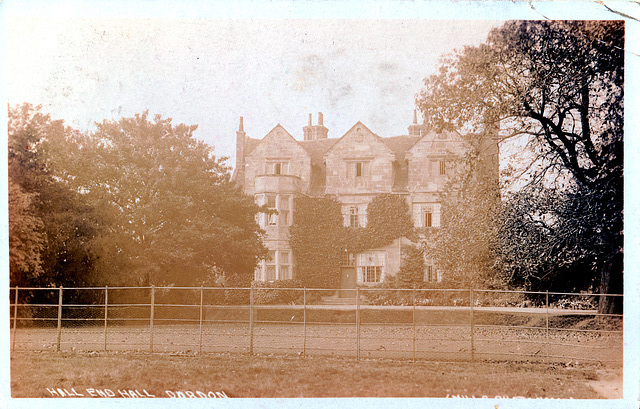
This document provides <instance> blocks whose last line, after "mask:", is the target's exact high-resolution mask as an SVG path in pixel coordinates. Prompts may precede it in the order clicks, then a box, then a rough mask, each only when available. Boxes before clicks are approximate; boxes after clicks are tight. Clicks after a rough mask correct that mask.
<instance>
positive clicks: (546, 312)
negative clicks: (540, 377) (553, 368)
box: [545, 290, 549, 362]
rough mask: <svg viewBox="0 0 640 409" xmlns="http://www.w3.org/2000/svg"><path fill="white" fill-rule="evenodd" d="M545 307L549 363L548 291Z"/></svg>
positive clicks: (547, 292)
mask: <svg viewBox="0 0 640 409" xmlns="http://www.w3.org/2000/svg"><path fill="white" fill-rule="evenodd" d="M545 307H546V311H545V321H546V325H547V335H546V336H547V351H546V356H547V362H549V290H547V291H546V300H545Z"/></svg>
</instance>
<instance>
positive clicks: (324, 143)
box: [300, 138, 338, 165]
mask: <svg viewBox="0 0 640 409" xmlns="http://www.w3.org/2000/svg"><path fill="white" fill-rule="evenodd" d="M336 142H338V138H327V139H317V140H314V141H300V145H302V147H303V148H304V150H306V151H307V153H308V154H309V156H311V161H312V162H313V163H314V164H316V165H320V164H322V162H323V156H324V154H325V153H326V152H327V151H328V150H329V149H331V147H332V146H333V145H335V144H336Z"/></svg>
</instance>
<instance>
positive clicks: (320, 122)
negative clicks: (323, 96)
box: [318, 112, 324, 126]
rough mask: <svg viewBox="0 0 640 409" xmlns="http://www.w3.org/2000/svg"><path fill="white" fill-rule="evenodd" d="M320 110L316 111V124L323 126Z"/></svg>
mask: <svg viewBox="0 0 640 409" xmlns="http://www.w3.org/2000/svg"><path fill="white" fill-rule="evenodd" d="M322 122H323V120H322V112H318V125H320V126H323V125H324V124H323V123H322Z"/></svg>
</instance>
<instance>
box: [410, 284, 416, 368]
mask: <svg viewBox="0 0 640 409" xmlns="http://www.w3.org/2000/svg"><path fill="white" fill-rule="evenodd" d="M412 294H413V296H412V298H413V312H412V314H411V321H412V325H413V363H415V362H416V288H415V287H413V293H412Z"/></svg>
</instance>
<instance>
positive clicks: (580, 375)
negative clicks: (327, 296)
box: [11, 352, 603, 399]
mask: <svg viewBox="0 0 640 409" xmlns="http://www.w3.org/2000/svg"><path fill="white" fill-rule="evenodd" d="M601 371H602V369H600V368H598V367H595V366H579V367H572V366H570V367H567V366H565V365H555V366H554V365H549V364H534V363H517V362H473V363H472V362H459V363H451V362H448V363H447V362H418V363H415V364H412V363H410V362H393V361H361V362H356V361H354V360H347V359H333V358H320V357H314V358H290V357H288V358H287V357H264V356H254V357H251V356H246V355H228V354H219V355H213V354H211V355H201V356H169V355H154V354H146V353H132V352H130V353H55V352H21V353H14V354H13V355H12V357H11V394H12V397H15V398H19V397H50V396H51V394H50V392H48V391H47V388H49V389H54V388H61V389H67V390H68V391H71V389H72V388H73V389H74V390H75V391H76V392H78V393H79V394H83V395H84V397H88V394H87V391H86V389H88V388H92V389H110V390H111V391H113V392H116V393H117V390H138V391H140V392H142V391H143V390H144V391H146V392H147V393H148V394H150V395H155V396H156V397H166V396H167V394H166V392H165V391H167V390H169V391H174V392H175V391H192V392H194V393H195V392H196V391H201V392H204V393H207V392H209V391H214V392H215V391H219V392H224V393H225V394H226V395H228V396H229V397H254V398H257V397H446V396H452V395H453V396H456V395H459V396H468V397H471V396H475V397H481V396H488V397H495V396H503V397H516V396H522V397H527V398H539V397H547V398H589V399H592V398H602V397H603V396H601V395H598V394H597V393H596V392H595V391H594V390H593V389H592V388H591V387H590V386H588V383H589V382H593V381H596V380H597V379H598V377H599V373H600V372H601ZM117 397H119V396H117Z"/></svg>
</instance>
